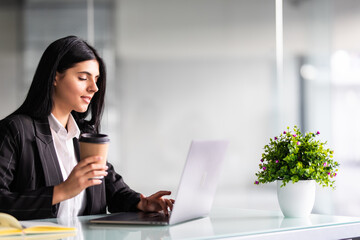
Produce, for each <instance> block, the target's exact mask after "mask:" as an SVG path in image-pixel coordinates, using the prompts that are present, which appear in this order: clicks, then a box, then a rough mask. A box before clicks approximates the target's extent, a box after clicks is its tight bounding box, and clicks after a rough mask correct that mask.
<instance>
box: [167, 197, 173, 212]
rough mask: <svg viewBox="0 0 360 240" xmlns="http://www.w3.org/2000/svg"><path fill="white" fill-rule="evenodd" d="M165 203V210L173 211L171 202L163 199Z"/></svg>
mask: <svg viewBox="0 0 360 240" xmlns="http://www.w3.org/2000/svg"><path fill="white" fill-rule="evenodd" d="M165 202H166V205H167V207H166V208H170V210H171V211H172V210H173V203H172V202H171V200H170V199H165Z"/></svg>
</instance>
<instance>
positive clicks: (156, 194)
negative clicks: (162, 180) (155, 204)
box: [150, 191, 171, 198]
mask: <svg viewBox="0 0 360 240" xmlns="http://www.w3.org/2000/svg"><path fill="white" fill-rule="evenodd" d="M170 194H171V191H158V192H157V193H154V194H153V195H151V196H150V198H161V197H162V196H165V195H170Z"/></svg>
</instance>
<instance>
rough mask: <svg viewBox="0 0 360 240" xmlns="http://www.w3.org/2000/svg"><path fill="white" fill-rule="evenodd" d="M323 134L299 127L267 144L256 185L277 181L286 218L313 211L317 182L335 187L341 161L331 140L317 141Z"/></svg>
mask: <svg viewBox="0 0 360 240" xmlns="http://www.w3.org/2000/svg"><path fill="white" fill-rule="evenodd" d="M319 134H320V132H319V131H317V132H316V133H313V132H308V133H306V134H304V135H303V134H302V133H301V132H300V129H299V128H298V127H297V126H294V127H293V132H291V131H290V128H289V127H287V131H284V132H282V133H281V134H280V135H279V136H277V137H274V139H270V143H269V144H268V145H265V147H264V153H263V154H262V158H261V160H260V161H261V162H260V164H259V169H260V171H258V172H257V173H256V174H255V175H256V177H257V180H256V181H255V184H257V185H258V184H260V183H270V182H274V181H277V194H278V201H279V205H280V208H281V210H282V212H283V214H284V215H285V217H304V216H307V215H309V214H310V213H311V210H312V208H313V205H314V201H315V182H316V183H318V184H319V185H321V186H323V187H331V188H333V189H334V188H335V185H334V184H335V177H336V175H337V172H338V166H339V164H338V163H337V162H336V161H334V160H333V153H334V151H333V150H331V149H328V148H326V147H325V145H326V143H327V142H321V141H320V140H315V138H316V137H317V136H318V135H319ZM289 182H292V184H291V183H289Z"/></svg>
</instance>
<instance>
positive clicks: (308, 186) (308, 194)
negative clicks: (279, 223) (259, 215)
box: [277, 180, 316, 218]
mask: <svg viewBox="0 0 360 240" xmlns="http://www.w3.org/2000/svg"><path fill="white" fill-rule="evenodd" d="M281 185H282V181H277V196H278V202H279V205H280V208H281V211H282V213H283V214H284V216H285V217H293V218H299V217H307V216H309V215H310V213H311V211H312V209H313V206H314V202H315V189H316V186H315V180H300V181H298V182H296V183H292V181H290V182H288V183H287V184H286V186H285V187H280V186H281Z"/></svg>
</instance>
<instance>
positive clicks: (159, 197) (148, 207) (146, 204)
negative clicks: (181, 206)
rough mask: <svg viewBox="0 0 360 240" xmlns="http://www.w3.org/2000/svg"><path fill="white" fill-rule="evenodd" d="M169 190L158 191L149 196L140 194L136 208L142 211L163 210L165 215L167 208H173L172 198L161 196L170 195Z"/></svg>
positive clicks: (167, 211)
mask: <svg viewBox="0 0 360 240" xmlns="http://www.w3.org/2000/svg"><path fill="white" fill-rule="evenodd" d="M170 194H171V192H170V191H159V192H157V193H154V194H153V195H151V196H149V197H145V196H144V195H142V194H141V195H140V202H139V203H138V205H137V208H138V209H139V210H141V211H144V212H159V211H163V212H164V214H165V215H168V214H169V209H170V210H172V209H173V204H174V202H175V200H174V199H167V198H164V197H163V196H165V195H170Z"/></svg>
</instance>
